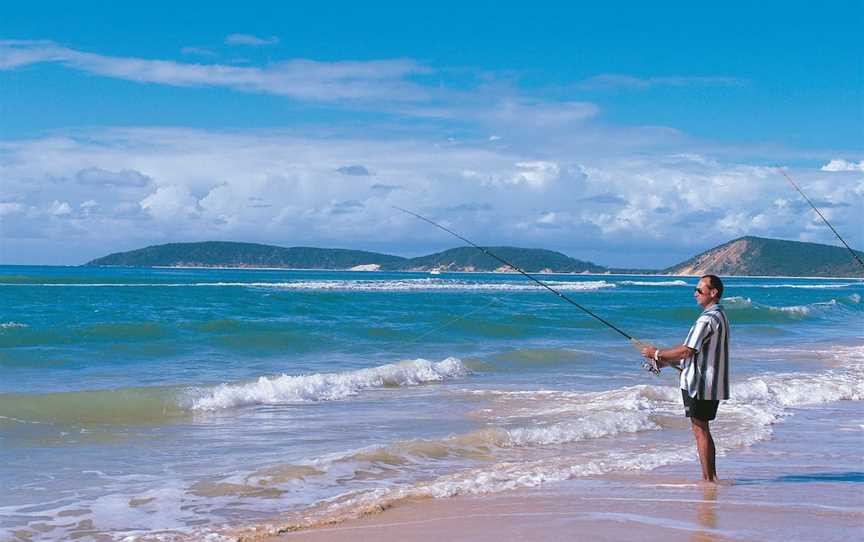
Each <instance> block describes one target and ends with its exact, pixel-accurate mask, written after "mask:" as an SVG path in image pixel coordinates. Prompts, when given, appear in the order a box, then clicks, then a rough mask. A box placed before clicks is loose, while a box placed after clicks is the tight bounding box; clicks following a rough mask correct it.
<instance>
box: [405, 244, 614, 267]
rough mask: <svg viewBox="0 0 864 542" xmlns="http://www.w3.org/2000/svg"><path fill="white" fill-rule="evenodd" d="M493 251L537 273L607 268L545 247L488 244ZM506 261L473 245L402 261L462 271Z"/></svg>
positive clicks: (497, 265)
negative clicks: (545, 270) (546, 270)
mask: <svg viewBox="0 0 864 542" xmlns="http://www.w3.org/2000/svg"><path fill="white" fill-rule="evenodd" d="M486 248H488V249H489V250H490V251H491V252H493V253H494V254H496V255H497V256H500V257H501V258H503V259H505V260H507V261H508V262H510V263H512V264H513V265H516V266H518V267H520V268H521V269H522V270H524V271H527V272H535V273H536V272H538V271H542V270H544V269H548V270H551V271H554V272H557V273H580V272H582V271H588V272H591V273H603V272H605V271H606V268H605V267H602V266H599V265H595V264H593V263H591V262H583V261H581V260H576V259H574V258H571V257H569V256H566V255H564V254H561V253H560V252H554V251H552V250H543V249H538V248H517V247H486ZM503 265H504V264H502V263H501V262H499V261H498V260H496V259H495V258H492V257H490V256H487V255H486V254H484V253H482V252H480V251H479V250H477V249H476V248H474V247H459V248H451V249H450V250H445V251H444V252H438V253H435V254H430V255H428V256H421V257H418V258H411V259H410V260H407V261H406V262H405V263H404V264H403V268H404V269H420V270H429V269H440V270H442V271H443V270H452V271H459V270H465V269H471V270H474V271H494V270H496V269H498V268H500V267H502V266H503Z"/></svg>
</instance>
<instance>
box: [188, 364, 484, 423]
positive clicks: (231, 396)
mask: <svg viewBox="0 0 864 542" xmlns="http://www.w3.org/2000/svg"><path fill="white" fill-rule="evenodd" d="M466 374H468V369H466V367H465V365H464V364H463V363H462V361H461V360H459V359H457V358H452V357H451V358H447V359H445V360H443V361H439V362H438V363H433V362H431V361H427V360H425V359H416V360H412V361H402V362H399V363H392V364H388V365H381V366H379V367H372V368H370V369H359V370H356V371H346V372H341V373H317V374H311V375H302V376H290V375H282V376H278V377H266V376H262V377H261V378H259V379H258V380H256V381H255V382H249V383H245V384H222V385H221V386H218V387H216V388H209V389H207V388H205V389H198V390H191V391H190V392H189V395H190V407H191V408H192V409H193V410H218V409H224V408H234V407H240V406H248V405H257V404H278V403H305V402H312V401H334V400H338V399H344V398H346V397H350V396H352V395H356V394H358V393H359V392H360V391H362V390H366V389H371V388H380V387H385V386H415V385H418V384H423V383H426V382H436V381H441V380H444V379H446V378H455V377H459V376H464V375H466Z"/></svg>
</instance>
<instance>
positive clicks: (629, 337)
mask: <svg viewBox="0 0 864 542" xmlns="http://www.w3.org/2000/svg"><path fill="white" fill-rule="evenodd" d="M393 208H394V209H397V210H399V211H402V212H403V213H406V214H409V215H411V216H414V217H417V218H419V219H420V220H422V221H424V222H428V223H429V224H432V225H433V226H435V227H436V228H438V229H441V230H444V231H445V232H447V233H449V234H450V235H452V236H454V237H456V238H457V239H461V240H462V241H465V242H466V243H468V244H469V245H471V246H472V247H474V248H476V249H477V250H479V251H481V252H483V254H486V255H487V256H489V257H491V258H494V259H496V260H498V261H499V262H501V263H503V264H504V265H506V266H507V267H509V268H511V269H513V270H514V271H517V272H519V273H521V274H522V275H524V276H525V277H528V278H529V279H531V280H532V281H534V282H536V283H537V284H538V285H540V286H542V287H543V288H546V289H547V290H549V291H550V292H552V293H553V294H555V295H556V296H558V297H559V298H561V299H563V300H564V301H566V302H568V303H570V304H571V305H573V306H575V307H577V308H578V309H580V310H582V311H583V312H585V313H586V314H588V315H589V316H591V317H592V318H594V319H596V320H598V321H600V322H602V323H603V324H604V325H606V326H607V327H609V328H610V329H613V330H615V331H616V332H618V334H619V335H622V336H623V337H625V338H626V339H627V340H628V341H630V344H632V345H633V346H634V347H636V349H637V350H641V349H642V348H643V347H644V346H645V345H644V344H643V343H642V342H641V341H640V340H639V339H636V338H635V337H633V336H632V335H630V334H629V333H627V332H625V331H623V330H621V328H619V327H618V326H616V325H615V324H612V323H611V322H609V321H607V320H605V319H604V318H601V317H600V316H598V315H597V314H594V312H592V311H590V310H588V309H586V308H585V307H583V306H582V305H580V304H579V303H576V302H575V301H573V300H572V299H570V298H569V297H567V296H566V295H564V294H563V293H561V292H559V291H558V290H556V289H555V288H552V287H551V286H549V285H548V284H546V283H545V282H543V281H541V280H538V279H537V278H535V277H534V276H533V275H530V274H528V273H526V272H525V271H523V270H522V269H521V268H519V267H518V266H516V265H514V264H512V263H510V262H508V261H507V260H505V259H504V258H502V257H500V256H498V255H497V254H495V253H493V252H491V251H489V250H488V249H486V248H484V247H481V246H480V245H478V244H476V243H474V242H473V241H471V240H470V239H466V238H465V237H463V236H461V235H459V234H458V233H456V232H455V231H453V230H451V229H448V228H446V227H444V226H442V225H441V224H438V223H437V222H434V221H432V220H430V219H428V218H426V217H425V216H422V215H419V214H417V213H415V212H413V211H409V210H408V209H403V208H402V207H397V206H395V205H394V206H393ZM642 366H643V367H644V368H645V369H648V370H649V371H651V372H652V373H654V374H660V370H659V369H658V368H657V366H656V365H654V364H648V365H647V366H646V364H645V362H643V364H642Z"/></svg>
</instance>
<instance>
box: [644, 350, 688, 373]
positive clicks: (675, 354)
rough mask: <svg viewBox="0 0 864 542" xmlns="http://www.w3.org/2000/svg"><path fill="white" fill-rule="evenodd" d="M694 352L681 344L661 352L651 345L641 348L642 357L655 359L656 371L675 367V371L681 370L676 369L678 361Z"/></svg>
mask: <svg viewBox="0 0 864 542" xmlns="http://www.w3.org/2000/svg"><path fill="white" fill-rule="evenodd" d="M694 352H696V351H695V350H693V349H692V348H690V347H688V346H684V345H683V344H682V345H680V346H675V347H672V348H666V349H663V350H661V349H660V348H656V347H654V346H651V345H648V346H646V347H644V348H642V355H643V356H644V357H646V358H648V359H656V361H657V368H658V369H659V368H660V367H675V368H676V369H678V370H681V368H680V367H678V361H679V360H681V359H683V358H686V357H687V356H689V355H690V354H692V353H694ZM655 355H656V358H655Z"/></svg>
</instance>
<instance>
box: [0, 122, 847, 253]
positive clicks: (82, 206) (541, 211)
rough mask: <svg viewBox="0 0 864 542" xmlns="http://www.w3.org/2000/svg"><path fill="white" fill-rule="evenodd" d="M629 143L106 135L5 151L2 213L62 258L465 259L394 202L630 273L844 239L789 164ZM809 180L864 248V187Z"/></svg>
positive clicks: (814, 173)
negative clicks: (740, 239) (645, 266)
mask: <svg viewBox="0 0 864 542" xmlns="http://www.w3.org/2000/svg"><path fill="white" fill-rule="evenodd" d="M621 137H623V136H621ZM621 137H619V136H617V135H616V136H615V137H613V138H612V139H611V141H617V140H620V139H621ZM614 147H615V146H614V145H607V146H606V148H607V149H610V151H609V152H606V153H603V152H602V151H598V149H597V148H591V149H582V148H581V147H580V146H578V145H575V146H574V145H571V146H569V147H563V148H562V149H561V150H558V149H556V148H554V147H544V148H543V149H541V151H542V152H540V151H538V150H536V149H534V148H522V149H520V148H516V147H511V146H506V147H505V146H502V147H500V148H499V147H498V146H490V145H488V142H487V141H486V140H485V138H480V139H478V140H477V141H475V142H473V143H472V142H463V143H454V144H445V145H439V144H437V143H436V142H435V141H430V140H423V139H421V138H413V139H407V138H406V139H401V140H394V139H391V138H381V139H378V140H375V139H369V138H368V137H365V138H350V137H343V138H324V137H317V138H316V137H310V136H309V135H298V134H294V133H288V132H286V133H274V132H254V131H249V132H208V131H200V130H183V129H114V130H105V131H95V132H90V133H86V134H84V135H83V136H82V137H80V138H75V137H70V136H67V137H62V136H52V137H49V138H44V139H35V140H27V141H18V142H5V143H4V144H3V145H2V150H3V152H0V168H2V169H3V171H4V182H3V183H2V184H0V215H2V216H3V227H4V237H5V238H7V239H15V238H16V236H19V235H25V233H26V235H28V236H30V237H34V236H36V235H42V236H43V237H46V238H49V239H53V240H54V241H53V242H55V243H58V246H61V245H62V244H63V243H68V239H70V236H73V235H74V236H75V237H76V238H81V237H83V238H88V239H92V240H93V242H94V243H97V240H98V243H99V244H98V246H99V247H102V250H104V249H106V248H108V247H112V248H113V246H115V245H112V243H114V244H116V243H119V242H121V241H120V240H122V243H123V244H122V247H124V248H134V246H132V247H130V246H129V245H130V243H131V244H133V245H137V246H144V245H147V244H154V243H158V242H169V241H180V240H205V239H219V238H223V239H237V240H249V241H256V242H265V243H274V244H282V245H313V246H314V245H317V246H342V247H349V248H372V246H374V247H375V249H380V250H387V251H390V252H396V253H400V252H411V253H414V254H417V253H422V252H424V251H425V250H427V249H428V248H430V247H435V249H436V250H437V249H440V248H442V247H448V246H453V244H452V243H453V241H452V240H451V239H448V238H447V237H446V236H442V235H441V234H440V232H438V231H436V230H435V229H434V228H431V229H430V228H428V227H427V226H428V225H426V224H423V223H422V221H417V220H416V219H413V218H412V217H409V216H405V215H403V214H401V213H398V212H396V211H394V210H393V209H392V206H394V205H396V206H401V207H406V208H411V209H414V210H417V211H418V212H421V213H423V214H427V215H428V216H430V218H433V219H438V220H442V221H443V222H445V223H446V224H448V225H449V226H451V227H453V228H454V229H455V230H456V231H459V232H461V233H463V234H464V235H466V236H468V237H469V238H471V239H472V240H474V239H476V241H477V242H479V243H482V244H510V245H517V246H534V247H544V248H551V249H557V250H562V251H564V252H565V253H568V254H572V255H574V256H577V257H578V256H580V255H583V254H581V252H580V248H579V247H585V246H589V245H590V246H595V247H596V246H599V245H600V244H601V243H602V244H603V245H604V246H605V247H608V248H606V249H604V250H608V252H604V253H603V254H604V256H603V257H597V256H596V253H595V255H594V256H592V257H594V258H595V259H597V260H598V261H599V262H600V263H607V264H625V265H626V264H627V260H626V257H627V255H628V254H632V252H633V251H634V250H642V251H644V250H648V249H651V250H652V251H654V252H655V253H656V259H657V261H658V263H657V265H658V266H660V265H668V264H672V263H676V262H677V261H678V260H680V259H683V257H686V256H688V255H692V254H693V253H695V252H696V251H699V250H704V249H706V248H710V247H711V246H713V245H715V244H719V243H722V242H725V241H728V240H729V239H730V238H732V237H736V236H739V235H747V234H751V235H764V236H769V237H781V238H791V239H804V238H807V239H813V240H821V241H828V242H830V240H831V239H830V232H827V234H825V235H824V236H822V237H820V235H822V233H824V232H823V231H822V230H824V227H822V229H820V226H819V225H818V224H817V223H815V222H813V221H812V220H811V218H812V217H810V216H809V215H808V214H807V211H806V209H804V210H803V211H802V209H801V208H800V206H799V203H800V202H799V201H798V198H797V197H796V194H795V193H794V191H793V192H792V193H790V188H789V187H788V185H787V184H786V183H785V182H784V181H783V179H782V177H781V176H780V174H779V173H778V172H777V170H776V169H774V168H768V167H765V168H763V167H757V166H752V165H749V164H745V163H736V162H734V161H729V160H728V159H722V160H721V159H717V158H712V157H711V156H706V155H705V153H704V150H703V151H702V154H700V156H702V158H703V159H699V160H696V159H692V157H691V158H689V159H682V158H681V155H683V154H686V153H682V152H680V149H679V150H676V151H675V152H670V153H664V152H663V151H662V150H659V151H653V152H651V153H645V152H642V153H621V152H620V151H619V150H618V149H617V148H614ZM346 156H363V157H368V159H364V161H365V162H366V163H365V164H364V165H363V166H362V167H364V168H367V170H374V171H375V176H374V177H372V176H367V175H336V174H334V164H339V163H344V159H345V157H346ZM676 156H677V157H676ZM349 164H350V162H349ZM342 167H350V166H342ZM794 175H795V176H796V179H798V180H799V181H800V182H801V183H802V186H806V187H807V190H808V194H809V195H810V196H811V197H812V198H813V199H814V201H820V202H825V203H828V204H832V205H833V206H830V207H829V206H827V205H826V207H825V209H826V211H830V212H831V219H832V222H834V224H835V226H837V227H838V229H843V230H844V231H848V232H849V235H850V242H852V243H853V244H856V243H857V244H860V243H861V241H864V239H857V238H856V237H855V236H856V235H857V236H859V237H860V235H861V233H856V230H860V228H855V227H853V225H854V224H857V222H856V221H857V220H858V217H857V214H858V213H857V211H858V210H860V209H861V208H862V202H864V182H861V181H860V180H859V179H857V178H851V177H845V178H842V179H841V180H840V181H838V180H837V179H838V178H840V177H835V176H830V177H832V178H831V179H825V178H824V177H826V176H825V175H824V173H821V172H819V171H818V170H815V169H814V170H805V169H801V170H796V171H795V172H794ZM82 179H83V182H82ZM373 179H374V182H372V181H373ZM100 182H101V183H102V184H99V183H100ZM61 194H62V197H60V195H61ZM817 219H818V218H817ZM64 240H65V241H64ZM598 250H599V249H598ZM98 255H99V254H94V257H95V256H98ZM583 256H584V255H583ZM70 258H71V256H70ZM616 258H619V259H618V260H616ZM622 259H623V261H622ZM64 263H80V262H77V261H74V260H72V261H66V262H64ZM631 263H632V262H631Z"/></svg>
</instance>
